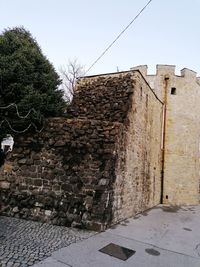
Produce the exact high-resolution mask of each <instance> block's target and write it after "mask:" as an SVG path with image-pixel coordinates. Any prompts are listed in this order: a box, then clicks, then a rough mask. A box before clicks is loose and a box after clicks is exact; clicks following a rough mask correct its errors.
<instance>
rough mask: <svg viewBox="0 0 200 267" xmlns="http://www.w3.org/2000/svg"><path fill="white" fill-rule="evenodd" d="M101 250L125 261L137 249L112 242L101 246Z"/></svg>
mask: <svg viewBox="0 0 200 267" xmlns="http://www.w3.org/2000/svg"><path fill="white" fill-rule="evenodd" d="M99 251H100V252H102V253H105V254H108V255H110V256H112V257H115V258H118V259H120V260H123V261H126V260H127V259H128V258H130V257H131V256H132V255H134V254H135V252H136V251H135V250H132V249H129V248H125V247H121V246H118V245H116V244H113V243H110V244H109V245H107V246H105V247H103V248H101V249H100V250H99Z"/></svg>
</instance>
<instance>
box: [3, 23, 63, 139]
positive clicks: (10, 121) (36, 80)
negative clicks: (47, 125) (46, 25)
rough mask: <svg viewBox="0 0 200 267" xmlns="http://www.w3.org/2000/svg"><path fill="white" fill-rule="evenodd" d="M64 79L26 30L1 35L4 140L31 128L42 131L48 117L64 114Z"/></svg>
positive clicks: (18, 29) (15, 29) (21, 29)
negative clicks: (7, 136)
mask: <svg viewBox="0 0 200 267" xmlns="http://www.w3.org/2000/svg"><path fill="white" fill-rule="evenodd" d="M60 84H61V80H60V78H59V76H58V74H57V73H56V71H55V69H54V67H53V65H52V64H51V63H50V62H49V60H48V59H47V58H46V57H45V56H44V55H43V54H42V51H41V49H40V47H39V45H38V44H37V42H36V40H35V39H34V38H33V37H32V35H31V34H30V32H29V31H27V30H26V29H24V28H23V27H16V28H13V29H7V30H5V31H4V32H3V33H2V34H1V35H0V138H2V136H4V135H5V134H6V133H9V134H15V133H17V132H24V131H26V130H28V129H30V128H35V129H36V130H39V129H40V128H41V127H42V125H43V121H44V119H45V118H46V117H51V116H59V115H61V114H62V112H63V109H64V106H65V102H64V100H63V91H62V90H60V89H59V85H60Z"/></svg>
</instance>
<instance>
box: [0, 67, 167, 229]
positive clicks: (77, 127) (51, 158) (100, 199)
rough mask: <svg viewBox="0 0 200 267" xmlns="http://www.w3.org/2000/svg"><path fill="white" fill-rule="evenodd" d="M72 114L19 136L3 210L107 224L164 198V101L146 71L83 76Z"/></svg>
mask: <svg viewBox="0 0 200 267" xmlns="http://www.w3.org/2000/svg"><path fill="white" fill-rule="evenodd" d="M67 113H68V118H51V119H49V120H48V121H47V125H46V127H45V129H44V131H43V132H41V133H27V134H25V135H24V136H18V137H16V138H15V146H14V149H13V151H12V153H10V155H9V157H8V158H7V160H6V163H5V165H4V166H3V167H2V168H1V170H0V205H1V213H2V214H4V215H9V216H15V217H20V218H25V219H31V220H38V221H42V222H48V223H51V224H57V225H65V226H76V227H84V228H88V229H94V230H102V229H105V228H106V227H108V226H110V225H112V224H114V223H116V222H118V221H121V220H123V219H125V218H128V217H130V216H133V215H135V214H136V213H138V212H142V211H144V210H145V209H147V208H150V207H152V206H154V205H156V204H158V203H159V200H160V172H161V153H160V152H161V124H162V123H161V120H162V103H161V102H160V101H159V100H158V99H157V98H156V96H155V94H154V93H153V92H152V90H151V89H150V87H149V85H148V84H147V83H146V81H145V80H144V78H143V77H142V75H141V74H140V73H139V72H138V71H130V72H123V73H116V74H109V75H102V76H93V77H86V78H82V79H81V80H80V82H79V84H78V87H77V90H76V93H75V96H74V99H73V102H72V104H71V105H70V106H69V108H68V112H67Z"/></svg>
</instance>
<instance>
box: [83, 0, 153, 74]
mask: <svg viewBox="0 0 200 267" xmlns="http://www.w3.org/2000/svg"><path fill="white" fill-rule="evenodd" d="M152 1H153V0H150V1H148V3H147V4H146V5H145V6H144V7H143V8H142V9H141V10H140V12H139V13H138V14H137V15H136V16H135V17H134V18H133V19H132V20H131V22H130V23H129V24H128V25H127V26H126V27H125V28H124V29H123V31H121V32H120V34H119V35H118V36H117V37H116V38H115V39H114V41H112V43H111V44H110V45H109V46H108V47H107V48H106V49H105V50H104V51H103V52H102V53H101V55H100V56H99V57H98V58H97V59H96V60H95V61H94V62H93V63H92V65H91V66H90V67H89V68H88V69H87V70H86V72H85V74H87V73H88V71H90V70H91V68H93V67H94V65H95V64H96V63H97V62H98V61H99V60H100V59H101V58H102V57H103V56H104V55H105V54H106V52H107V51H108V50H109V49H110V48H111V47H112V46H113V45H114V43H115V42H116V41H117V40H118V39H119V38H120V37H121V36H122V34H123V33H124V32H125V31H126V30H127V29H128V28H129V27H130V26H131V24H133V22H134V21H135V20H136V19H137V18H138V17H139V16H140V15H141V13H142V12H143V11H144V10H145V9H146V8H147V6H148V5H149V4H150V3H151V2H152Z"/></svg>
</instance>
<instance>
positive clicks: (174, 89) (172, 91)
mask: <svg viewBox="0 0 200 267" xmlns="http://www.w3.org/2000/svg"><path fill="white" fill-rule="evenodd" d="M171 95H176V88H175V87H172V88H171Z"/></svg>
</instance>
